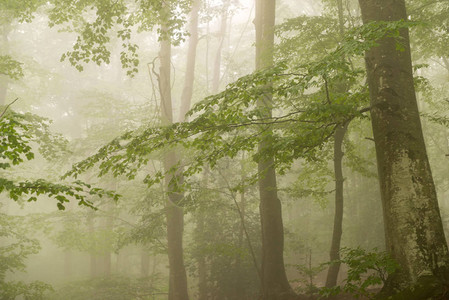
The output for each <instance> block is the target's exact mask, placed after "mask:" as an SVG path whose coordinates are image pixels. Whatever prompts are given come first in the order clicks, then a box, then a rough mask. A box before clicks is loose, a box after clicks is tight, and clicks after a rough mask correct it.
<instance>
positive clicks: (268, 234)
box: [255, 0, 296, 300]
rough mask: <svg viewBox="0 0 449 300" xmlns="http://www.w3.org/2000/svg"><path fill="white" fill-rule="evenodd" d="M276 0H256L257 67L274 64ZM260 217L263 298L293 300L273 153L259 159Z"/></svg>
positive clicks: (266, 109) (267, 112)
mask: <svg viewBox="0 0 449 300" xmlns="http://www.w3.org/2000/svg"><path fill="white" fill-rule="evenodd" d="M275 8H276V1H274V0H256V19H255V25H256V69H257V70H262V69H264V68H267V67H270V66H272V65H273V44H274V23H275ZM269 90H270V87H269V86H268V87H267V93H266V94H265V95H264V96H262V97H261V98H260V99H259V100H258V106H259V107H260V110H261V113H262V115H263V117H265V118H269V117H271V115H272V98H271V93H270V92H269ZM263 130H264V135H263V137H262V140H261V141H260V143H259V150H258V151H259V152H260V153H263V152H266V150H267V149H269V148H270V147H271V142H270V140H271V130H270V128H263ZM258 171H259V174H260V175H259V176H260V178H259V194H260V219H261V225H262V278H261V294H262V299H265V300H268V299H279V300H280V299H292V298H293V297H295V296H296V295H295V294H294V292H293V290H292V289H291V287H290V284H289V283H288V280H287V275H286V273H285V267H284V227H283V224H282V210H281V201H280V200H279V198H278V195H277V183H276V171H275V169H274V158H273V156H268V157H267V156H264V157H261V158H260V160H259V162H258Z"/></svg>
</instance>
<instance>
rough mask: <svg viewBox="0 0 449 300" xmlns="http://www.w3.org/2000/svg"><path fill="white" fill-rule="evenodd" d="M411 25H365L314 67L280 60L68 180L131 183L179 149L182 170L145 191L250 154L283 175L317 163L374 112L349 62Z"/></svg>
mask: <svg viewBox="0 0 449 300" xmlns="http://www.w3.org/2000/svg"><path fill="white" fill-rule="evenodd" d="M411 25H414V24H412V23H410V22H407V21H399V22H376V23H371V24H367V25H363V26H361V27H359V28H356V29H354V30H352V31H349V32H348V34H347V35H346V37H345V39H344V41H343V42H342V43H341V44H339V45H338V46H337V47H336V48H335V49H334V51H332V52H330V54H328V55H327V56H325V57H324V58H322V59H319V60H317V61H315V62H310V63H306V64H301V65H291V64H290V62H289V61H287V60H279V61H277V62H276V63H275V65H274V67H272V68H269V69H265V70H261V71H258V72H255V73H253V74H250V75H247V76H244V77H241V78H240V79H238V80H237V81H236V82H234V83H231V84H230V85H228V86H227V88H226V90H224V91H223V92H221V93H219V94H216V95H212V96H210V97H207V98H205V99H204V100H203V101H201V102H199V103H198V104H196V105H195V106H194V107H193V109H192V110H190V111H189V113H188V116H189V119H190V120H191V121H190V122H182V123H175V124H173V125H171V126H165V127H164V126H159V127H149V126H147V127H142V128H140V129H138V130H135V131H129V132H127V133H125V134H123V135H122V136H119V137H117V138H115V139H114V140H112V141H111V142H110V143H108V144H106V145H105V146H103V147H101V148H100V149H99V150H98V151H97V153H95V154H94V155H92V156H90V157H88V158H87V159H85V160H83V161H81V162H79V163H76V164H74V165H73V166H72V169H71V170H70V171H69V172H67V173H66V174H65V175H64V178H66V177H69V176H74V177H75V178H76V176H78V175H79V174H81V173H83V172H85V171H87V170H88V169H90V168H92V167H94V166H98V168H99V175H100V176H101V175H104V174H106V173H112V174H113V175H114V176H119V175H124V176H126V177H127V178H128V179H134V178H135V177H136V175H137V173H138V171H139V170H140V169H142V168H143V167H145V166H146V165H147V164H148V163H149V161H150V160H155V159H156V160H157V159H161V152H162V151H168V150H169V149H170V148H176V147H182V148H183V153H186V154H187V155H185V156H186V157H184V158H183V163H184V164H185V165H184V166H183V168H180V165H177V166H175V167H173V168H172V169H171V170H169V171H167V172H166V173H165V174H164V173H162V172H161V171H159V172H156V173H155V174H150V175H147V177H146V179H145V182H146V183H147V184H148V185H152V184H154V183H157V182H160V181H161V180H162V178H164V176H165V175H166V174H167V173H173V172H180V171H179V170H182V173H183V174H182V175H183V178H189V177H191V176H192V175H194V174H196V173H198V172H200V171H201V170H203V168H204V166H206V165H209V166H210V167H212V168H213V167H214V166H216V165H217V163H218V161H219V160H220V159H222V158H224V157H230V158H233V157H236V156H237V154H238V153H240V152H241V151H245V152H249V153H252V155H253V159H254V160H255V161H258V160H260V159H261V157H264V156H271V157H274V159H275V167H276V168H277V169H278V171H279V172H280V173H281V174H282V173H283V172H285V171H286V170H287V169H288V168H289V167H290V166H291V165H292V163H293V161H294V160H296V159H298V158H304V159H306V160H314V159H315V157H316V154H317V153H318V152H319V151H320V150H321V149H322V148H323V147H325V146H326V144H328V142H329V140H330V139H331V137H332V136H333V133H334V131H335V129H336V128H337V126H339V125H340V124H344V123H347V122H349V121H350V120H352V119H354V118H360V117H364V113H365V112H368V111H369V110H370V109H371V108H370V107H369V106H368V105H367V102H368V101H367V100H368V92H367V88H366V86H365V85H364V84H361V82H362V81H363V79H364V71H363V70H362V69H357V68H354V67H353V66H352V65H351V63H350V61H349V59H348V58H350V57H354V56H361V55H363V54H364V52H365V50H367V49H369V48H370V47H375V46H376V45H377V44H376V41H377V40H378V39H380V38H382V37H384V36H389V37H397V36H398V32H399V30H400V29H401V28H405V27H408V26H411ZM399 42H400V41H399ZM399 42H398V43H399ZM398 49H399V51H400V46H398ZM342 80H344V81H345V82H347V83H348V84H347V89H346V90H345V91H339V89H337V88H335V87H336V85H337V84H338V83H340V82H341V81H342ZM262 97H266V98H269V99H270V100H271V106H272V110H273V114H272V115H271V116H269V117H267V114H266V113H265V112H264V111H263V108H261V107H260V106H258V105H257V101H258V99H260V98H262ZM267 138H268V139H269V144H270V145H271V146H270V147H267V148H265V149H263V150H262V151H255V150H256V149H257V146H258V144H259V142H260V140H261V139H267ZM259 175H260V174H254V176H252V177H250V178H253V179H254V180H255V179H256V178H257V177H258V176H259ZM186 183H187V181H184V184H186Z"/></svg>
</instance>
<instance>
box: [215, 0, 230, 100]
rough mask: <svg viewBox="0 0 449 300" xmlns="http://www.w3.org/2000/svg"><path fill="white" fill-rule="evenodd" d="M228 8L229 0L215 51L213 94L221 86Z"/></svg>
mask: <svg viewBox="0 0 449 300" xmlns="http://www.w3.org/2000/svg"><path fill="white" fill-rule="evenodd" d="M228 9H229V0H226V2H225V3H224V4H223V12H222V14H221V24H220V33H219V35H218V39H219V42H218V48H217V52H216V53H215V60H214V72H213V74H212V94H216V93H217V92H218V90H219V88H220V76H221V56H222V51H223V44H224V40H225V37H226V28H227V26H228Z"/></svg>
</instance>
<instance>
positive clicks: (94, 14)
mask: <svg viewBox="0 0 449 300" xmlns="http://www.w3.org/2000/svg"><path fill="white" fill-rule="evenodd" d="M50 2H51V4H52V8H51V9H50V10H49V19H50V22H49V25H50V27H52V26H55V25H64V24H68V30H70V31H75V32H77V33H78V37H77V40H76V42H75V44H74V46H73V49H72V50H69V51H67V52H66V53H64V54H63V55H62V56H61V61H64V60H66V59H67V60H68V61H69V62H70V63H71V64H72V66H74V67H75V68H76V69H77V70H79V71H82V70H83V69H84V65H85V64H87V63H89V62H90V61H92V62H94V63H96V64H97V65H101V64H102V63H105V64H108V63H110V57H111V51H110V50H109V44H110V42H111V38H112V37H113V36H114V37H115V38H116V39H117V40H119V41H120V42H121V47H122V50H121V52H120V61H121V63H122V67H123V68H124V69H126V70H127V74H128V75H129V76H131V77H132V76H134V75H135V74H136V73H137V72H138V68H137V67H138V65H139V58H138V54H137V50H138V48H139V46H138V45H137V44H135V43H133V42H132V35H133V34H135V30H136V29H137V31H151V30H152V29H153V27H155V26H157V25H158V24H164V26H165V27H166V28H167V30H164V31H162V30H161V29H160V28H159V29H158V32H159V35H160V39H172V40H173V43H174V44H176V43H179V42H180V41H182V40H183V38H184V32H183V30H182V28H183V25H184V23H185V15H186V13H187V12H188V9H189V8H190V5H191V3H190V2H191V1H190V0H182V1H160V0H134V1H126V0H118V1H113V0H88V1H72V0H53V1H50Z"/></svg>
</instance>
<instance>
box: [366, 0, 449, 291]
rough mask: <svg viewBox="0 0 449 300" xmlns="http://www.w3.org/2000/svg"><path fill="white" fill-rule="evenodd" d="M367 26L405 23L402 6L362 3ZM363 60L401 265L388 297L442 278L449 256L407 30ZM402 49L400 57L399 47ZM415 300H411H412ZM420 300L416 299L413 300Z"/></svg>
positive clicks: (393, 246) (398, 2) (391, 233)
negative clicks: (428, 154) (424, 279)
mask: <svg viewBox="0 0 449 300" xmlns="http://www.w3.org/2000/svg"><path fill="white" fill-rule="evenodd" d="M359 3H360V7H361V11H362V18H363V22H364V23H365V24H366V23H369V22H371V21H396V20H401V19H403V20H407V15H406V10H405V1H404V0H394V1H392V0H359ZM400 37H401V39H400V40H399V41H398V40H396V39H394V38H383V39H381V40H380V41H379V46H378V47H374V48H372V49H370V50H369V51H367V53H366V56H365V61H366V68H367V74H368V84H369V88H370V97H371V107H372V109H371V119H372V127H373V134H374V140H375V145H376V155H377V166H378V173H379V181H380V190H381V198H382V205H383V213H384V223H385V237H386V246H387V250H388V251H389V253H390V254H391V255H392V257H393V258H394V259H395V260H396V261H397V262H398V263H399V264H400V270H399V271H397V272H396V273H395V274H393V275H392V276H390V277H389V278H388V280H387V283H386V285H385V286H384V289H383V291H384V293H385V295H388V294H392V293H393V289H395V288H396V289H405V288H408V287H410V286H413V285H415V284H416V283H417V282H421V281H422V279H423V278H429V277H430V278H441V277H442V276H443V275H444V274H445V273H446V272H447V271H446V270H447V266H448V264H449V255H448V249H447V244H446V240H445V237H444V232H443V226H442V222H441V217H440V212H439V208H438V201H437V196H436V192H435V186H434V183H433V178H432V173H431V170H430V166H429V161H428V158H427V154H426V146H425V144H424V138H423V134H422V128H421V122H420V119H419V113H418V107H417V102H416V96H415V90H414V84H413V73H412V64H411V55H410V44H409V34H408V30H407V29H402V30H401V31H400ZM397 42H399V43H401V44H402V45H404V47H405V50H404V51H399V50H397V48H396V43H397ZM409 299H412V298H409ZM413 299H418V298H413Z"/></svg>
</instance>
